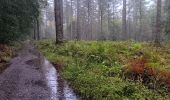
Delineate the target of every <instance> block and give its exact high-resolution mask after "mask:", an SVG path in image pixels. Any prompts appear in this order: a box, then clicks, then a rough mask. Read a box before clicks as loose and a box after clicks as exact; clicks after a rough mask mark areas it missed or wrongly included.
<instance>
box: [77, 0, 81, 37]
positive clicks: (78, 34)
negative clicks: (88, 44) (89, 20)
mask: <svg viewBox="0 0 170 100" xmlns="http://www.w3.org/2000/svg"><path fill="white" fill-rule="evenodd" d="M76 39H77V40H80V0H77V35H76Z"/></svg>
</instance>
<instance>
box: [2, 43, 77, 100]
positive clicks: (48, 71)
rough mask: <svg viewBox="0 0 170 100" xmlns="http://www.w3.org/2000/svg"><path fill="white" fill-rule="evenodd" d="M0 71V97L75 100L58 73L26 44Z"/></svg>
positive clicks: (31, 46)
mask: <svg viewBox="0 0 170 100" xmlns="http://www.w3.org/2000/svg"><path fill="white" fill-rule="evenodd" d="M24 45H25V46H24V47H23V48H22V50H20V51H19V53H18V54H17V56H16V57H15V58H13V59H12V60H11V61H10V64H9V67H8V68H7V69H6V70H4V71H3V72H2V74H0V100H58V99H59V100H65V99H66V100H76V96H75V94H74V93H73V91H72V89H71V88H69V86H68V85H67V83H66V82H65V81H64V80H63V79H62V78H61V77H60V75H59V72H58V71H57V70H56V69H55V68H54V66H53V65H52V64H50V63H49V62H48V61H47V60H46V59H45V58H44V57H43V56H42V55H41V54H40V53H39V52H38V51H37V50H36V49H35V48H34V46H33V45H31V44H30V43H29V41H27V42H25V43H24Z"/></svg>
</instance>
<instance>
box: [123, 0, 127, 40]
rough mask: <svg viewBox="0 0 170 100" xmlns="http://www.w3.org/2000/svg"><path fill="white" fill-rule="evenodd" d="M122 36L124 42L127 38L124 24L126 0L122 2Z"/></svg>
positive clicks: (125, 24)
mask: <svg viewBox="0 0 170 100" xmlns="http://www.w3.org/2000/svg"><path fill="white" fill-rule="evenodd" d="M122 13H123V15H122V35H124V38H123V39H124V40H125V39H126V38H127V22H126V0H123V11H122Z"/></svg>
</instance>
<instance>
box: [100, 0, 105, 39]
mask: <svg viewBox="0 0 170 100" xmlns="http://www.w3.org/2000/svg"><path fill="white" fill-rule="evenodd" d="M99 12H100V36H99V40H103V39H104V36H103V34H104V33H103V5H102V0H99Z"/></svg>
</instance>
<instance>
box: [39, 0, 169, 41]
mask: <svg viewBox="0 0 170 100" xmlns="http://www.w3.org/2000/svg"><path fill="white" fill-rule="evenodd" d="M56 2H59V1H56ZM62 2H63V5H62V8H63V9H62V11H63V18H62V19H63V32H64V40H136V41H158V40H159V41H166V40H168V39H169V15H170V13H169V10H167V9H168V8H169V5H170V4H169V0H158V2H156V1H155V0H63V1H62ZM42 14H43V18H42V22H43V26H42V27H45V28H43V29H44V33H45V35H42V37H41V38H53V37H55V18H54V1H52V0H49V1H48V5H47V6H46V7H45V8H43V11H42Z"/></svg>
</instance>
